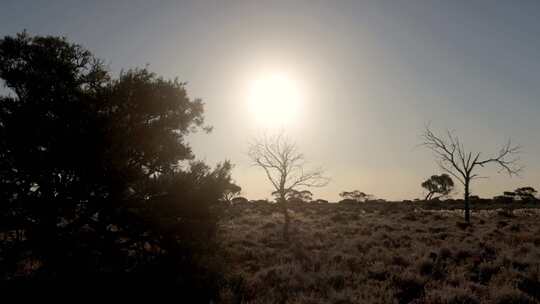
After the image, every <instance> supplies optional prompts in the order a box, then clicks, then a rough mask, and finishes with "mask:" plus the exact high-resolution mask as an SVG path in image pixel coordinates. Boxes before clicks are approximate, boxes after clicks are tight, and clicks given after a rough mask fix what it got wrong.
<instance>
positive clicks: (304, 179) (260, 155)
mask: <svg viewBox="0 0 540 304" xmlns="http://www.w3.org/2000/svg"><path fill="white" fill-rule="evenodd" d="M248 155H249V157H250V158H251V160H252V161H253V165H255V166H258V167H260V168H262V169H263V170H264V172H265V173H266V177H267V178H268V180H269V181H270V183H271V184H272V186H273V187H274V189H275V193H276V194H277V196H278V204H280V206H281V209H282V212H283V216H284V218H285V224H284V226H283V237H284V239H285V240H288V239H289V221H290V219H289V213H288V210H287V195H289V193H290V192H291V191H293V190H298V189H299V188H303V187H304V188H305V187H307V188H310V187H323V186H325V185H326V184H328V178H326V177H324V176H323V171H322V169H315V170H311V171H307V170H305V165H306V161H305V158H304V155H303V154H302V153H300V152H299V151H298V148H297V147H296V145H295V144H294V143H293V142H291V141H290V140H288V139H287V138H286V137H285V136H284V135H283V133H279V134H278V135H275V136H263V137H261V138H258V139H256V140H255V141H253V142H252V143H251V144H250V146H249V150H248Z"/></svg>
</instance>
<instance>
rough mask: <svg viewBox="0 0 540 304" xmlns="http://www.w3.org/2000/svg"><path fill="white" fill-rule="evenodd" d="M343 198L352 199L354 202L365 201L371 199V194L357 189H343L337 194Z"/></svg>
mask: <svg viewBox="0 0 540 304" xmlns="http://www.w3.org/2000/svg"><path fill="white" fill-rule="evenodd" d="M339 196H340V197H342V198H343V200H352V201H355V202H366V201H369V200H371V199H373V195H371V194H367V193H364V192H362V191H359V190H353V191H343V192H341V193H340V194H339Z"/></svg>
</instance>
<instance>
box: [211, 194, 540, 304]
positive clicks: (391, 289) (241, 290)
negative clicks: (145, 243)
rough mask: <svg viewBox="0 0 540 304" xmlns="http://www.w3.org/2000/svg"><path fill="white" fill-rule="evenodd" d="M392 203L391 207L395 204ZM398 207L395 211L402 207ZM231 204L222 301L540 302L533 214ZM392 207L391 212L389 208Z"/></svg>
mask: <svg viewBox="0 0 540 304" xmlns="http://www.w3.org/2000/svg"><path fill="white" fill-rule="evenodd" d="M393 204H397V203H393ZM402 205H403V204H401V205H399V206H402ZM384 206H385V207H382V208H371V209H367V208H363V207H362V205H361V204H358V205H340V204H309V203H305V204H295V205H294V206H291V218H292V220H291V237H290V240H289V242H287V243H285V242H284V241H283V238H282V230H281V229H282V224H283V217H282V215H281V214H280V213H279V209H278V208H277V206H276V205H274V204H269V203H261V202H258V203H245V204H241V205H237V206H232V207H230V208H229V210H228V211H227V216H226V217H225V219H223V220H222V222H221V227H220V232H219V239H220V242H221V245H222V247H223V248H224V251H225V256H224V257H223V258H224V260H225V261H226V265H227V267H228V269H227V273H228V274H229V275H228V277H227V283H226V284H225V286H224V287H223V289H222V291H221V299H222V301H223V302H224V303H456V304H457V303H463V304H468V303H499V304H505V303H508V304H510V303H540V280H539V279H540V278H539V276H540V225H539V219H540V212H539V210H537V209H517V210H512V211H509V210H489V211H488V210H484V211H476V212H474V213H473V216H472V221H471V222H472V224H471V225H466V224H465V223H463V219H462V218H463V216H462V212H461V211H460V210H454V211H450V210H431V211H430V210H423V209H417V208H413V207H406V208H404V207H399V208H394V207H393V205H392V203H384ZM395 206H398V205H395Z"/></svg>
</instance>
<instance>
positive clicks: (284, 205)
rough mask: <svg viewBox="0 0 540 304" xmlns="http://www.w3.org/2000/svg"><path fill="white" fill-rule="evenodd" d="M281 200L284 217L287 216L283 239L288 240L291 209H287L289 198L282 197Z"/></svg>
mask: <svg viewBox="0 0 540 304" xmlns="http://www.w3.org/2000/svg"><path fill="white" fill-rule="evenodd" d="M280 201H281V202H280V203H281V210H282V212H283V217H284V218H285V224H284V225H283V239H284V240H285V241H286V242H287V241H289V222H290V218H289V211H288V210H287V200H286V199H285V198H281V199H280Z"/></svg>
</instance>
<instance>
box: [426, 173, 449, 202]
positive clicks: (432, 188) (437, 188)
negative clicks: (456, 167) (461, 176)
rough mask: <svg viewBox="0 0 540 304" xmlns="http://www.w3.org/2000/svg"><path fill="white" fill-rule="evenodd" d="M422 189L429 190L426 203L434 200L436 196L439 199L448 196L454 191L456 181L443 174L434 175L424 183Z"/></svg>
mask: <svg viewBox="0 0 540 304" xmlns="http://www.w3.org/2000/svg"><path fill="white" fill-rule="evenodd" d="M422 188H424V189H426V190H427V192H428V193H427V195H426V201H427V200H431V199H433V196H434V195H435V194H439V197H444V196H447V195H448V194H450V193H451V192H452V190H454V181H453V180H452V178H451V177H450V176H449V175H448V174H446V173H443V174H441V175H432V176H431V177H430V178H429V179H427V180H426V181H424V182H423V183H422Z"/></svg>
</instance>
